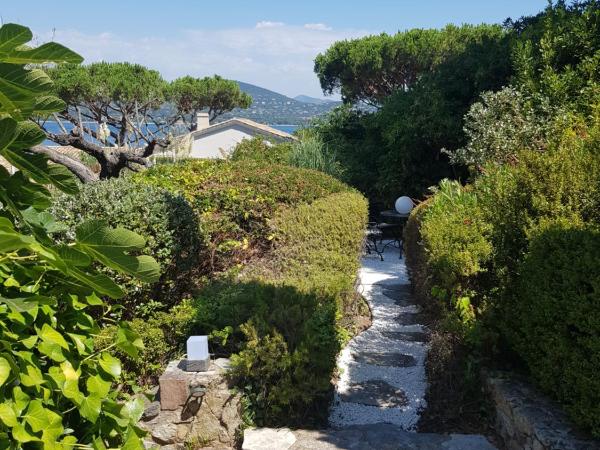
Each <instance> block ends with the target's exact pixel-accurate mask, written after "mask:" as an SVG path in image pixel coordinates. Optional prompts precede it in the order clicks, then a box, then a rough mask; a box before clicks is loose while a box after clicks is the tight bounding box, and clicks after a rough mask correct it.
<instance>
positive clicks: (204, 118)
mask: <svg viewBox="0 0 600 450" xmlns="http://www.w3.org/2000/svg"><path fill="white" fill-rule="evenodd" d="M209 126H210V122H209V119H208V113H205V112H199V113H198V114H197V115H196V131H198V130H204V129H205V128H208V127H209Z"/></svg>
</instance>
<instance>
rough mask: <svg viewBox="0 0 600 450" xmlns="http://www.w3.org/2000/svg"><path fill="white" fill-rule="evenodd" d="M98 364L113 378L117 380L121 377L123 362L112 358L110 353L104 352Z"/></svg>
mask: <svg viewBox="0 0 600 450" xmlns="http://www.w3.org/2000/svg"><path fill="white" fill-rule="evenodd" d="M98 363H99V364H100V367H102V369H103V370H104V371H105V372H106V373H108V374H109V375H111V376H112V377H113V378H115V379H117V378H119V377H120V376H121V362H120V361H119V360H118V359H117V358H115V357H114V356H111V354H110V353H106V352H103V353H102V355H100V359H99V360H98Z"/></svg>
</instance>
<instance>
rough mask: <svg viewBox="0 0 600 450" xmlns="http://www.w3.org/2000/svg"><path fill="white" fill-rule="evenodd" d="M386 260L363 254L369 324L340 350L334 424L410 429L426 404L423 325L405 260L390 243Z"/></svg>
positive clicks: (362, 284)
mask: <svg viewBox="0 0 600 450" xmlns="http://www.w3.org/2000/svg"><path fill="white" fill-rule="evenodd" d="M384 256H385V261H381V260H380V259H379V257H378V256H377V255H366V256H365V257H364V258H363V260H362V267H361V269H360V275H359V278H360V285H359V289H360V292H361V294H362V295H363V296H364V297H365V298H366V299H367V301H368V302H369V305H370V307H371V311H372V314H373V324H372V325H371V327H370V328H369V329H368V330H366V331H364V332H363V333H361V334H359V335H358V336H356V337H355V338H354V339H352V340H351V341H350V343H349V344H348V345H347V346H346V348H344V350H343V351H342V353H341V354H340V357H339V359H338V366H339V368H340V379H339V382H338V385H337V388H336V392H335V399H334V404H333V406H332V408H331V411H330V416H329V421H330V424H331V426H333V427H337V428H339V427H345V426H349V425H362V424H376V423H389V424H394V425H397V426H399V427H400V428H401V429H404V430H409V431H412V430H414V429H415V426H416V424H417V421H418V419H419V410H420V409H421V408H423V407H424V406H425V400H424V396H425V390H426V387H427V381H426V378H425V366H424V361H425V357H426V354H427V349H428V344H427V329H426V328H425V327H424V326H423V325H421V324H419V312H420V310H419V307H418V306H417V305H415V304H414V303H413V301H412V298H411V294H410V281H409V279H408V274H407V272H406V266H405V264H404V259H399V254H398V250H397V249H395V248H391V247H388V248H387V249H386V251H385V255H384Z"/></svg>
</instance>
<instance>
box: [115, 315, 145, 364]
mask: <svg viewBox="0 0 600 450" xmlns="http://www.w3.org/2000/svg"><path fill="white" fill-rule="evenodd" d="M116 344H117V348H118V349H119V350H121V351H123V352H125V353H127V354H128V355H129V356H131V357H132V358H137V356H138V353H139V351H140V350H143V349H144V343H143V342H142V339H141V338H140V336H138V335H137V334H136V333H135V332H134V331H133V330H132V329H131V328H130V327H129V326H128V325H127V324H125V323H124V324H122V325H121V326H120V327H119V329H118V330H117V342H116Z"/></svg>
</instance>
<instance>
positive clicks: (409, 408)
mask: <svg viewBox="0 0 600 450" xmlns="http://www.w3.org/2000/svg"><path fill="white" fill-rule="evenodd" d="M384 256H385V260H384V261H381V260H380V259H379V256H377V255H366V256H365V257H364V258H363V260H362V266H361V269H360V274H359V286H358V288H359V291H360V293H361V294H362V295H363V296H364V297H365V299H366V300H367V301H368V303H369V306H370V308H371V312H372V316H373V322H372V325H371V327H370V328H369V329H367V330H365V331H363V332H362V333H360V334H359V335H358V336H356V337H354V339H352V340H351V341H350V342H349V343H348V345H347V346H346V347H345V348H344V349H343V350H342V352H341V354H340V357H339V359H338V366H339V368H340V372H341V373H340V379H339V380H338V384H337V387H336V392H335V399H334V403H333V406H332V408H331V410H330V416H329V422H330V426H331V428H329V429H327V430H290V429H288V428H279V429H275V428H250V429H247V430H245V431H244V442H243V445H242V450H342V449H344V450H346V449H357V450H358V449H360V450H379V449H382V448H386V449H397V450H400V449H413V450H417V449H418V450H439V449H444V450H494V449H495V447H494V446H492V445H491V444H490V443H489V442H488V440H487V439H486V438H485V437H484V436H481V435H463V434H450V435H445V434H433V433H415V432H414V431H416V430H415V429H416V425H417V422H418V420H419V410H420V409H421V408H423V407H425V399H424V397H425V391H426V388H427V380H426V376H425V366H424V364H425V357H426V355H427V350H428V343H427V341H428V331H427V328H426V327H425V326H424V325H422V324H421V323H420V314H419V313H420V309H419V307H418V306H417V305H416V304H415V303H414V301H413V299H412V296H411V290H410V281H409V279H408V274H407V271H406V265H405V264H404V259H400V258H399V254H398V250H397V249H392V248H391V247H388V248H387V249H386V251H385V255H384Z"/></svg>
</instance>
